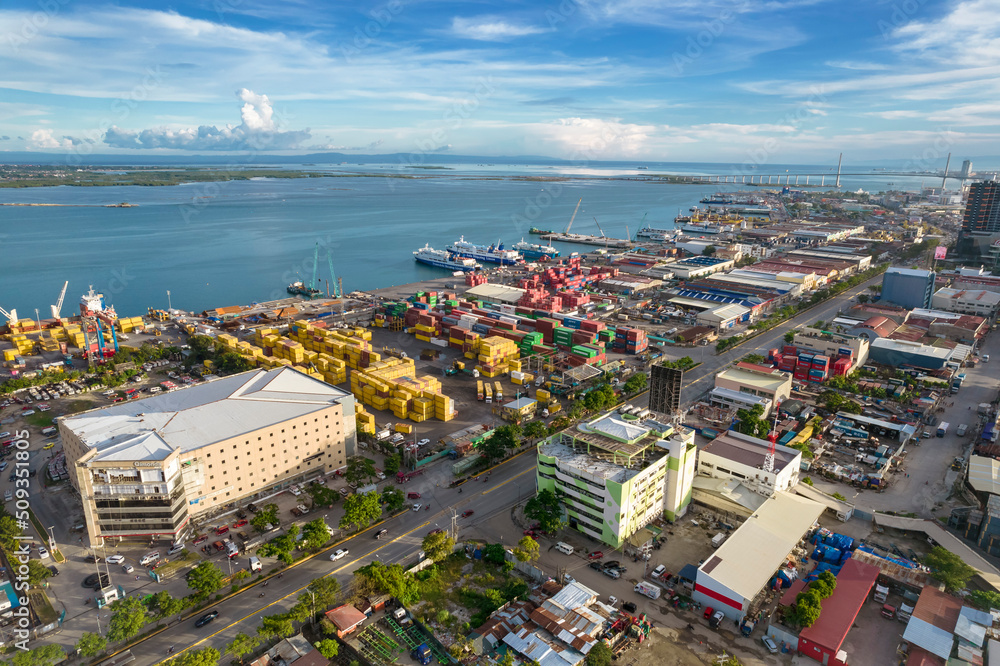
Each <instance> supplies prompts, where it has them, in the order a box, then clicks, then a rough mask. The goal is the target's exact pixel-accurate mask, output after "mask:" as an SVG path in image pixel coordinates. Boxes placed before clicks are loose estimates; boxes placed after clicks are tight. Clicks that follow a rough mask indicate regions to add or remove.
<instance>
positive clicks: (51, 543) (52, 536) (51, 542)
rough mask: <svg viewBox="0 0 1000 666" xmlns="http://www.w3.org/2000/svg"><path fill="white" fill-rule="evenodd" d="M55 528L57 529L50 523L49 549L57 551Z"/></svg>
mask: <svg viewBox="0 0 1000 666" xmlns="http://www.w3.org/2000/svg"><path fill="white" fill-rule="evenodd" d="M55 529H56V526H55V525H50V526H49V550H51V551H52V552H53V553H54V552H55V551H56V533H55Z"/></svg>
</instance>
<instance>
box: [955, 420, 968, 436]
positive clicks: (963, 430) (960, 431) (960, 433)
mask: <svg viewBox="0 0 1000 666" xmlns="http://www.w3.org/2000/svg"><path fill="white" fill-rule="evenodd" d="M968 430H969V426H968V425H966V424H965V423H963V424H961V425H959V426H958V429H957V430H956V431H955V434H956V435H958V436H959V437H965V433H966V432H967V431H968Z"/></svg>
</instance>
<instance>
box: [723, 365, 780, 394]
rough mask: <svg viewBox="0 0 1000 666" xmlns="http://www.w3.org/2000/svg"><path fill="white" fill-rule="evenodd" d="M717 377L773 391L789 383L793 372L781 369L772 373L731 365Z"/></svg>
mask: <svg viewBox="0 0 1000 666" xmlns="http://www.w3.org/2000/svg"><path fill="white" fill-rule="evenodd" d="M716 378H717V379H726V380H729V381H732V382H739V383H740V384H749V385H750V386H755V387H757V388H761V389H766V390H768V391H772V392H773V391H777V390H778V389H780V388H781V387H782V386H784V385H785V384H786V383H788V381H789V380H790V378H791V374H790V373H787V372H781V371H780V370H773V371H771V372H770V373H765V372H761V371H757V370H749V369H746V368H739V367H730V368H726V369H725V370H723V371H722V372H719V373H718V374H716Z"/></svg>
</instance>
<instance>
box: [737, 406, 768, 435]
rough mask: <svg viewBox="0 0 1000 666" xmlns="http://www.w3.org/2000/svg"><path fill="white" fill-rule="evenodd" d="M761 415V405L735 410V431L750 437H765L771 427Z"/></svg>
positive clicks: (762, 413)
mask: <svg viewBox="0 0 1000 666" xmlns="http://www.w3.org/2000/svg"><path fill="white" fill-rule="evenodd" d="M763 416H764V406H763V405H754V406H753V407H751V408H750V409H738V410H736V432H741V433H743V434H744V435H750V436H751V437H759V438H764V437H767V434H768V433H769V432H771V427H770V425H769V424H768V422H767V421H765V420H764V419H763Z"/></svg>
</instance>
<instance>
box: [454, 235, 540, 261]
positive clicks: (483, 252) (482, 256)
mask: <svg viewBox="0 0 1000 666" xmlns="http://www.w3.org/2000/svg"><path fill="white" fill-rule="evenodd" d="M445 249H446V250H448V251H449V252H452V253H454V254H457V255H458V256H460V257H468V258H469V259H476V260H478V261H486V262H489V263H491V264H500V265H501V266H504V265H512V264H519V263H521V261H523V260H522V259H521V255H520V254H518V253H517V252H516V251H515V250H505V249H503V243H498V244H496V245H489V246H487V245H476V244H475V243H470V242H469V241H467V240H465V236H461V237H460V238H459V239H458V240H457V241H455V242H454V243H452V244H451V245H449V246H448V247H446V248H445Z"/></svg>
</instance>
